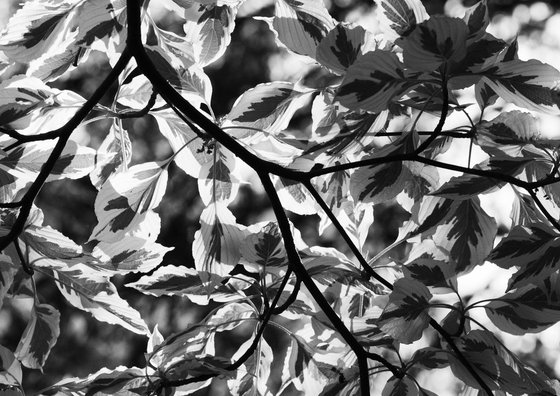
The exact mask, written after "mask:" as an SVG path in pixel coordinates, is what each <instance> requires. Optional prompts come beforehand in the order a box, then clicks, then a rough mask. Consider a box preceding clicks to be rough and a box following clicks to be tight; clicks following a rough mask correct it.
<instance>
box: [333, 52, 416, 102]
mask: <svg viewBox="0 0 560 396" xmlns="http://www.w3.org/2000/svg"><path fill="white" fill-rule="evenodd" d="M419 83H420V82H419V81H418V80H416V79H413V78H408V77H407V76H406V72H405V70H404V65H403V64H402V63H401V61H400V60H399V58H398V57H397V55H396V54H395V53H393V52H389V51H384V50H375V51H372V52H368V53H367V54H365V55H363V56H361V57H359V58H358V60H357V61H356V62H354V63H353V64H352V65H351V66H350V67H349V68H348V71H347V72H346V75H345V76H344V79H343V80H342V83H341V85H340V88H339V89H338V93H337V95H336V100H338V101H340V103H342V105H344V106H346V107H348V108H349V109H352V110H355V109H363V110H367V111H370V112H372V113H379V112H381V111H383V110H385V109H387V108H388V107H389V104H390V103H391V102H392V101H393V100H397V99H399V98H400V97H401V96H403V95H404V94H405V93H406V92H407V91H409V90H410V89H411V88H412V87H414V86H415V85H418V84H419Z"/></svg>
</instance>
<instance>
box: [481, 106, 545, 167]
mask: <svg viewBox="0 0 560 396" xmlns="http://www.w3.org/2000/svg"><path fill="white" fill-rule="evenodd" d="M476 141H477V143H478V145H479V146H480V147H481V148H482V149H483V150H484V151H486V152H487V153H488V154H490V155H491V156H502V157H503V156H504V155H506V156H510V157H526V158H538V157H543V158H547V159H548V156H547V155H546V153H545V152H542V151H540V150H539V149H538V146H540V141H541V134H540V130H539V127H538V125H537V120H536V119H535V117H534V116H532V115H531V114H529V113H525V112H521V111H517V110H514V111H508V112H505V113H500V114H499V115H498V116H497V117H496V118H494V119H493V120H491V121H483V122H481V123H480V124H479V126H478V127H477V131H476Z"/></svg>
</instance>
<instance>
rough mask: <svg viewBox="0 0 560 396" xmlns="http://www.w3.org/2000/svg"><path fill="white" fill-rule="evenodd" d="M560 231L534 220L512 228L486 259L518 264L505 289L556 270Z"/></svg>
mask: <svg viewBox="0 0 560 396" xmlns="http://www.w3.org/2000/svg"><path fill="white" fill-rule="evenodd" d="M558 257H560V235H559V234H558V233H557V232H556V231H555V230H553V229H552V228H551V227H550V226H547V225H546V224H542V223H534V224H529V225H526V226H516V227H514V228H512V230H511V231H510V232H509V234H508V235H507V237H505V238H504V239H502V240H501V241H500V243H499V244H498V245H497V246H496V247H495V248H494V249H493V250H492V252H491V253H490V255H489V256H488V260H489V261H491V262H493V263H495V264H497V265H499V266H500V267H502V268H512V267H517V268H518V269H517V272H515V273H514V274H513V275H512V277H511V278H510V280H509V283H508V290H512V289H516V288H520V287H522V286H526V285H530V284H534V283H535V282H537V281H539V280H543V279H545V278H547V277H548V276H549V275H550V274H552V273H553V272H555V271H557V270H558V267H557V263H558Z"/></svg>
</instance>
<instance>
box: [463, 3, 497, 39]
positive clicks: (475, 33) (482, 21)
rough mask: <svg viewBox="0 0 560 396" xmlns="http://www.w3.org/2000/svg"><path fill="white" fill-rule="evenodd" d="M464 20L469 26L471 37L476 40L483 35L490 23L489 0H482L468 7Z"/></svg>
mask: <svg viewBox="0 0 560 396" xmlns="http://www.w3.org/2000/svg"><path fill="white" fill-rule="evenodd" d="M463 20H464V21H465V23H466V24H467V27H468V28H469V38H470V39H473V40H475V39H477V38H479V37H480V36H481V35H483V34H484V32H485V30H486V28H487V27H488V24H489V23H490V17H489V15H488V5H487V1H486V0H481V1H479V2H477V3H476V4H475V5H473V6H472V7H469V8H467V10H466V12H465V16H464V17H463Z"/></svg>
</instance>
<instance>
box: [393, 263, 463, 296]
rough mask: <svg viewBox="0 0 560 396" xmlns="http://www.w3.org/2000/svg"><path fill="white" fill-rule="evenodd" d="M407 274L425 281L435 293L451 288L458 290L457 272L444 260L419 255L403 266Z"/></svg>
mask: <svg viewBox="0 0 560 396" xmlns="http://www.w3.org/2000/svg"><path fill="white" fill-rule="evenodd" d="M403 273H404V274H405V276H410V277H411V278H413V279H416V280H417V281H419V282H421V283H423V284H424V285H426V286H430V287H433V288H434V289H435V290H433V291H434V293H437V292H440V289H443V292H444V293H448V292H449V291H450V290H457V281H456V279H455V278H456V274H455V272H454V271H453V267H452V266H450V265H449V263H447V262H445V261H443V260H436V259H433V258H430V257H426V256H424V257H418V258H415V259H413V260H409V262H408V263H407V264H406V265H405V266H404V267H403Z"/></svg>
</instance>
